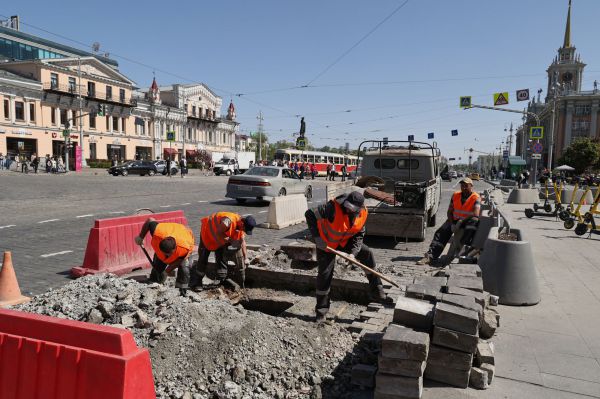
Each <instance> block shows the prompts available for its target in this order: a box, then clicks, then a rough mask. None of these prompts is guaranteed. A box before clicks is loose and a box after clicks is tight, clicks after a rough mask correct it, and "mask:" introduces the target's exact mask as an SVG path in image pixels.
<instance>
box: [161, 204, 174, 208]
mask: <svg viewBox="0 0 600 399" xmlns="http://www.w3.org/2000/svg"><path fill="white" fill-rule="evenodd" d="M170 207H171V205H161V206H160V208H170Z"/></svg>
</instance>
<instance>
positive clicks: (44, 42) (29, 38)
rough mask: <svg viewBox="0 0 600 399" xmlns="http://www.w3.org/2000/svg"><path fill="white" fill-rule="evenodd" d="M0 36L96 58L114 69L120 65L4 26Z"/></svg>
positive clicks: (0, 28) (99, 56) (0, 29)
mask: <svg viewBox="0 0 600 399" xmlns="http://www.w3.org/2000/svg"><path fill="white" fill-rule="evenodd" d="M0 34H4V35H6V36H13V37H14V38H16V39H21V40H26V41H29V42H32V43H35V44H39V45H41V46H45V47H50V48H53V49H56V50H58V51H59V52H60V51H62V52H65V53H71V54H75V55H79V56H84V57H94V58H97V59H98V60H100V61H102V62H104V63H106V64H109V65H112V66H114V67H118V66H119V63H118V62H117V61H115V60H112V59H110V58H108V57H104V56H101V55H97V54H93V53H90V52H88V51H83V50H79V49H77V48H75V47H71V46H66V45H64V44H60V43H57V42H53V41H51V40H47V39H43V38H41V37H38V36H34V35H31V34H29V33H25V32H21V31H18V30H14V29H11V28H6V27H4V26H0Z"/></svg>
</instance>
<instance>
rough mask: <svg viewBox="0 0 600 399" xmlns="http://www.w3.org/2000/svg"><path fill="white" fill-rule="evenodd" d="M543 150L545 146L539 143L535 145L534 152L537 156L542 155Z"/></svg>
mask: <svg viewBox="0 0 600 399" xmlns="http://www.w3.org/2000/svg"><path fill="white" fill-rule="evenodd" d="M543 149H544V146H543V145H542V143H540V142H537V143H534V144H533V152H535V153H536V154H541V153H542V150H543Z"/></svg>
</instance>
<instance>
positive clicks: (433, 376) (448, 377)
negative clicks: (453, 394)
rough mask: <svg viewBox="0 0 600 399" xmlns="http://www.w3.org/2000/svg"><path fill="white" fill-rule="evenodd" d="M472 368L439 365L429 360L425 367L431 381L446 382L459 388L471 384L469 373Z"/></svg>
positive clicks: (426, 374)
mask: <svg viewBox="0 0 600 399" xmlns="http://www.w3.org/2000/svg"><path fill="white" fill-rule="evenodd" d="M470 373H471V369H470V368H469V369H468V370H456V369H451V368H448V367H445V366H437V365H434V364H431V363H429V362H427V367H426V368H425V378H427V379H428V380H431V381H437V382H443V383H444V384H448V385H452V386H455V387H459V388H466V387H468V386H469V374H470Z"/></svg>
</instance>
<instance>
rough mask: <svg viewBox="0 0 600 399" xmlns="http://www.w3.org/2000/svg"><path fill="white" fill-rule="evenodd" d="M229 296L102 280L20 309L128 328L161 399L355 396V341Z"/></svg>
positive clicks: (81, 282) (331, 328) (74, 285)
mask: <svg viewBox="0 0 600 399" xmlns="http://www.w3.org/2000/svg"><path fill="white" fill-rule="evenodd" d="M168 284H173V282H172V281H171V279H169V280H168ZM223 299H225V300H223ZM226 299H227V296H226V295H223V297H222V298H221V299H220V298H218V297H217V298H214V295H213V298H212V299H211V298H210V297H208V296H207V295H206V294H204V293H200V294H196V293H192V292H188V294H187V296H186V297H183V296H180V295H179V291H178V290H177V289H173V288H172V287H170V286H168V285H167V286H162V285H158V284H150V285H146V284H140V283H138V282H136V281H133V280H124V279H121V278H118V277H116V276H113V275H95V276H87V277H83V278H80V279H78V280H75V281H73V282H71V283H69V284H67V285H65V286H63V287H61V288H59V289H56V290H51V291H49V292H47V293H45V294H43V295H39V296H36V297H34V298H33V299H32V301H31V302H30V303H28V304H25V305H20V306H18V307H16V308H17V309H19V310H23V311H28V312H34V313H39V314H44V315H48V316H54V317H59V318H65V319H73V320H81V321H87V322H91V323H97V324H105V325H113V326H117V327H123V328H127V329H129V330H130V331H131V332H132V333H133V335H134V337H135V340H136V342H137V344H138V345H139V346H142V347H146V348H148V349H149V351H150V356H151V359H152V366H153V373H154V380H155V385H156V392H157V397H159V398H186V399H192V398H193V399H196V398H320V397H321V396H322V395H324V396H329V397H340V398H343V397H351V392H349V390H350V389H351V384H350V383H349V382H350V370H351V368H352V363H353V362H354V363H355V362H356V360H355V359H354V358H355V356H356V351H357V349H356V348H355V345H356V343H357V339H358V337H357V335H356V334H354V335H352V334H351V333H350V332H348V331H347V330H345V329H344V328H343V327H340V326H338V325H336V324H334V325H328V326H319V325H317V324H315V323H313V322H310V321H303V320H300V319H297V318H281V317H279V318H278V317H272V316H269V315H266V314H264V313H260V312H254V311H248V310H246V309H244V308H243V307H241V306H233V305H231V304H230V303H229V302H228V301H227V300H226ZM353 351H354V352H355V353H353Z"/></svg>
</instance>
